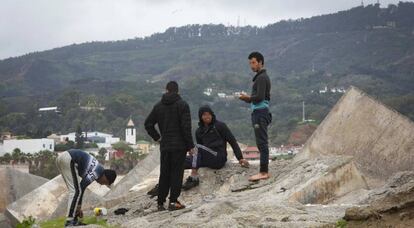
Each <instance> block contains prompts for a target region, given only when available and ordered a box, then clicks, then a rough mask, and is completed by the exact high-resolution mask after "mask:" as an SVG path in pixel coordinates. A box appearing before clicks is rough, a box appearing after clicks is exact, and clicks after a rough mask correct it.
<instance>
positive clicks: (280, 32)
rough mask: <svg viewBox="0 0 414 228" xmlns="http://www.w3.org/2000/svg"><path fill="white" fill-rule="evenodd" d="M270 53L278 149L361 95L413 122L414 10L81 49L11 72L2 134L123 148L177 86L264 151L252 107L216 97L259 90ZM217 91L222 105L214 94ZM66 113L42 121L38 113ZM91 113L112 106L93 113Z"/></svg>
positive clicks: (0, 120) (2, 75) (1, 109)
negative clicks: (85, 134)
mask: <svg viewBox="0 0 414 228" xmlns="http://www.w3.org/2000/svg"><path fill="white" fill-rule="evenodd" d="M256 50H258V51H261V52H262V53H263V54H264V55H265V64H266V68H267V69H268V72H269V75H270V77H271V80H272V83H273V84H272V86H273V87H272V101H271V103H272V106H271V110H272V113H273V116H274V118H273V119H274V123H273V126H272V128H271V130H270V134H271V142H272V143H285V142H287V140H288V137H289V135H290V134H291V133H292V132H293V131H294V129H295V128H296V127H297V124H298V122H300V121H301V112H302V101H305V102H306V104H307V113H308V114H307V118H309V119H314V120H316V121H317V122H318V121H321V120H322V119H323V118H324V116H325V115H326V114H327V112H328V111H329V109H330V108H331V107H332V105H333V104H334V103H335V102H336V101H337V99H338V98H339V97H340V96H341V94H340V93H331V92H328V93H324V94H319V90H322V89H324V88H325V86H327V87H328V88H347V87H349V86H350V85H355V86H357V87H359V88H361V89H362V90H364V91H366V92H367V93H369V94H371V95H373V96H376V97H378V98H379V99H380V100H382V101H383V102H385V103H386V104H388V105H390V106H392V107H394V108H395V109H397V110H398V111H400V112H401V113H403V114H404V115H407V116H408V117H409V118H411V119H414V3H409V2H407V3H403V2H400V3H399V4H398V5H390V6H388V7H387V8H381V7H380V6H379V5H369V6H366V7H356V8H352V9H350V10H346V11H341V12H338V13H335V14H329V15H322V16H315V17H312V18H307V19H298V20H289V21H281V22H278V23H275V24H270V25H268V26H266V27H264V28H257V27H251V26H247V27H226V26H224V25H188V26H184V27H177V28H169V29H167V30H166V31H165V32H163V33H158V34H154V35H152V36H150V37H146V38H143V39H138V38H137V39H130V40H124V41H114V42H90V43H83V44H73V45H70V46H66V47H62V48H56V49H52V50H49V51H44V52H37V53H30V54H27V55H24V56H20V57H16V58H9V59H4V60H2V61H0V97H1V100H0V131H6V130H10V131H12V132H13V133H15V134H25V135H28V136H30V137H41V136H46V135H47V134H49V133H50V132H62V133H65V132H67V131H75V130H76V127H77V126H78V125H81V126H82V128H83V129H90V130H98V131H107V132H112V133H114V134H115V135H118V136H121V137H123V131H124V130H123V129H124V126H126V123H127V119H128V118H129V116H132V117H133V119H134V120H135V122H136V124H137V125H138V134H139V137H140V138H143V139H148V138H147V136H146V134H145V132H144V130H143V121H144V119H145V116H146V115H147V114H148V112H149V110H150V109H151V107H152V105H153V104H154V103H155V102H156V101H157V100H158V99H159V97H160V96H161V93H162V92H163V88H164V85H165V83H166V82H167V81H168V80H178V81H179V84H180V86H181V88H182V89H181V94H182V95H183V97H184V98H185V99H187V100H188V102H189V103H190V106H191V109H192V112H193V119H194V127H195V126H196V121H197V114H196V113H197V109H198V107H199V106H200V105H201V104H205V103H209V104H211V105H212V107H213V109H214V110H215V111H216V112H217V113H218V117H219V119H221V120H224V121H226V122H227V123H228V124H229V126H230V128H231V129H233V131H234V133H235V135H236V136H237V138H239V139H240V140H241V141H244V142H249V143H251V142H253V140H252V139H253V134H252V130H251V127H250V115H249V112H250V111H249V110H248V106H247V105H246V104H244V103H242V102H239V101H237V100H222V99H218V98H217V97H216V94H217V92H224V93H226V94H231V93H233V92H236V91H241V90H244V91H250V86H251V77H252V73H251V72H250V69H249V67H248V64H247V55H248V54H249V53H250V52H251V51H256ZM207 87H211V88H213V95H214V96H210V97H209V96H206V95H204V94H203V91H204V89H205V88H207ZM54 105H56V106H58V107H59V108H60V109H61V111H62V113H61V114H60V115H56V114H53V113H52V114H46V115H45V114H43V115H39V113H38V112H37V110H38V108H39V107H43V106H54ZM80 106H88V107H95V106H99V107H101V106H102V107H105V108H106V109H105V110H104V111H86V110H83V109H81V108H80Z"/></svg>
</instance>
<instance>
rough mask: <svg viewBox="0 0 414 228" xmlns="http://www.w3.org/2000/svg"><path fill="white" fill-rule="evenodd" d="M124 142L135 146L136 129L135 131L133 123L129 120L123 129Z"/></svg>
mask: <svg viewBox="0 0 414 228" xmlns="http://www.w3.org/2000/svg"><path fill="white" fill-rule="evenodd" d="M125 142H127V143H129V144H132V145H135V144H137V129H135V125H134V122H133V121H132V119H131V118H129V121H128V124H127V127H126V129H125Z"/></svg>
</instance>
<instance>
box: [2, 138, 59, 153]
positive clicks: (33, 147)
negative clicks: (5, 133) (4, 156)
mask: <svg viewBox="0 0 414 228" xmlns="http://www.w3.org/2000/svg"><path fill="white" fill-rule="evenodd" d="M16 148H19V149H20V150H21V151H22V152H24V153H32V154H33V153H37V152H39V151H41V150H50V151H54V150H55V141H54V140H53V139H10V140H4V141H3V150H4V152H5V153H12V152H13V150H14V149H16Z"/></svg>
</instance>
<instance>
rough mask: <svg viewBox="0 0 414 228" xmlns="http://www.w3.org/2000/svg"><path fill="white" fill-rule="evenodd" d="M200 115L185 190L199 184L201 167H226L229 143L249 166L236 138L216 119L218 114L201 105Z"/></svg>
mask: <svg viewBox="0 0 414 228" xmlns="http://www.w3.org/2000/svg"><path fill="white" fill-rule="evenodd" d="M198 117H199V120H200V122H199V123H198V125H199V127H198V129H197V130H196V141H197V145H196V148H197V152H196V153H193V154H190V156H187V158H186V162H185V168H186V169H192V171H191V175H190V176H189V177H188V178H187V181H186V182H185V183H184V185H183V189H184V190H189V189H191V188H193V187H195V186H197V185H198V184H199V177H198V169H199V168H201V167H208V168H211V169H221V168H223V167H224V165H225V164H226V162H227V143H229V144H230V146H231V147H232V148H233V152H234V155H235V156H236V158H237V160H239V163H240V165H241V166H243V167H248V166H249V162H248V161H247V160H246V159H243V155H242V152H241V150H240V147H239V145H238V144H237V141H236V138H235V137H234V136H233V134H232V133H231V131H230V129H229V128H228V127H227V125H226V124H225V123H223V122H221V121H218V120H216V116H215V114H214V112H213V110H212V109H211V108H210V107H209V106H203V107H201V108H200V109H199V111H198Z"/></svg>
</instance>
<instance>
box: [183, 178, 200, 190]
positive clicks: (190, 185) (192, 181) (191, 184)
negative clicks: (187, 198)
mask: <svg viewBox="0 0 414 228" xmlns="http://www.w3.org/2000/svg"><path fill="white" fill-rule="evenodd" d="M199 184H200V180H198V178H196V179H194V178H193V177H191V176H190V177H188V178H187V180H186V181H185V183H184V184H183V189H184V190H185V191H187V190H190V189H192V188H194V187H196V186H198V185H199Z"/></svg>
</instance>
